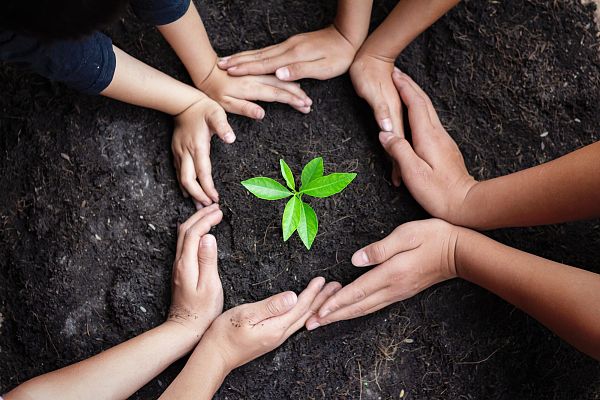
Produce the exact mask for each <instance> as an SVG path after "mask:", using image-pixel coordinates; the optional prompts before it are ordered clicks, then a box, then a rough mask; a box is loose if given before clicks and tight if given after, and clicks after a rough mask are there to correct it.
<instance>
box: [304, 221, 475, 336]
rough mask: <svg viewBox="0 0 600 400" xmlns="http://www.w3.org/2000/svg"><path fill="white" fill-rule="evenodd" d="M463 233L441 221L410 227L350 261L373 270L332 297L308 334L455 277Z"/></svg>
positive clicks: (309, 322) (403, 227)
mask: <svg viewBox="0 0 600 400" xmlns="http://www.w3.org/2000/svg"><path fill="white" fill-rule="evenodd" d="M461 229H464V228H459V227H456V226H454V225H451V224H449V223H447V222H445V221H442V220H439V219H430V220H425V221H414V222H409V223H406V224H404V225H401V226H399V227H398V228H396V229H395V230H394V231H393V232H392V233H391V234H390V235H389V236H388V237H386V238H385V239H383V240H381V241H379V242H375V243H373V244H371V245H369V246H367V247H365V248H363V249H361V250H359V251H357V252H356V253H354V255H353V256H352V263H353V264H354V265H355V266H358V267H365V266H369V265H377V264H379V265H377V267H375V268H373V269H372V270H370V271H368V272H366V273H365V274H364V275H362V276H360V277H359V278H358V279H356V280H355V281H354V282H352V283H350V284H349V285H346V286H345V287H343V288H342V289H341V290H340V291H339V292H337V293H336V294H334V295H333V296H332V297H330V298H329V299H328V300H327V301H326V302H325V303H324V304H323V305H322V306H321V308H320V309H319V313H318V315H314V316H312V317H311V318H309V319H308V320H307V322H306V327H307V329H309V330H312V329H315V328H318V327H319V326H323V325H327V324H330V323H332V322H335V321H341V320H346V319H352V318H356V317H360V316H363V315H366V314H370V313H372V312H375V311H377V310H379V309H381V308H383V307H385V306H387V305H389V304H392V303H395V302H397V301H400V300H404V299H407V298H409V297H412V296H414V295H415V294H417V293H419V292H420V291H422V290H424V289H426V288H428V287H430V286H432V285H434V284H436V283H439V282H442V281H445V280H447V279H451V278H454V277H456V276H457V274H456V267H455V264H454V249H455V246H456V241H457V237H458V234H459V232H460V230H461Z"/></svg>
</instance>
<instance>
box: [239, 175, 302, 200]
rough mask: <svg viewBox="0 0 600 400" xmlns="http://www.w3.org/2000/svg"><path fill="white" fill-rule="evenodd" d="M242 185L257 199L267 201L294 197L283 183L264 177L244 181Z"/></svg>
mask: <svg viewBox="0 0 600 400" xmlns="http://www.w3.org/2000/svg"><path fill="white" fill-rule="evenodd" d="M242 185H244V187H245V188H246V189H248V190H249V191H250V192H251V193H252V194H254V195H255V196H256V197H259V198H261V199H265V200H278V199H284V198H286V197H288V196H291V195H292V193H291V192H290V191H289V190H287V189H286V188H285V186H283V185H282V184H281V183H279V182H277V181H274V180H273V179H271V178H264V177H262V176H261V177H258V178H252V179H248V180H247V181H243V182H242Z"/></svg>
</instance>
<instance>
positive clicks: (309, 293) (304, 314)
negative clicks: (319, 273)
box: [272, 277, 331, 338]
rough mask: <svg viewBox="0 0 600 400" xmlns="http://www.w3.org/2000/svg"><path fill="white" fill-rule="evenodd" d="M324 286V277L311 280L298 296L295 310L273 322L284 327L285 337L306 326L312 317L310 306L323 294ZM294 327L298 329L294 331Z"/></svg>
mask: <svg viewBox="0 0 600 400" xmlns="http://www.w3.org/2000/svg"><path fill="white" fill-rule="evenodd" d="M324 284H325V279H324V278H322V277H317V278H314V279H313V280H311V281H310V283H309V284H308V286H307V287H306V289H304V290H303V291H302V293H300V295H299V296H298V302H297V303H296V305H295V306H294V308H292V309H291V310H290V311H289V312H287V313H285V314H284V315H282V316H281V317H279V318H277V319H273V320H272V323H277V324H278V326H279V327H281V326H283V328H284V330H285V332H286V333H285V335H284V337H285V338H287V337H288V336H289V335H291V334H292V333H293V332H295V331H297V330H298V329H300V328H301V327H302V326H304V323H305V322H306V320H307V319H308V318H309V317H310V315H311V314H310V312H309V311H310V306H311V304H312V303H313V302H314V301H315V299H316V298H317V296H318V295H319V293H320V292H321V289H322V288H323V285H324ZM329 290H331V289H329ZM293 327H296V329H293Z"/></svg>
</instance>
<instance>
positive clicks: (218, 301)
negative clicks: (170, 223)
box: [167, 204, 223, 342]
mask: <svg viewBox="0 0 600 400" xmlns="http://www.w3.org/2000/svg"><path fill="white" fill-rule="evenodd" d="M222 217H223V213H222V212H221V210H219V206H218V205H217V204H213V205H212V206H210V207H205V208H203V209H201V210H200V211H198V212H196V214H194V215H192V216H191V217H190V218H189V219H188V220H187V221H186V222H185V223H183V224H182V225H180V226H179V230H178V235H177V254H176V256H175V263H174V264H173V277H172V280H171V293H172V294H171V308H170V310H169V315H168V317H167V322H172V323H178V324H181V325H183V326H184V327H186V328H188V329H189V331H190V333H191V335H192V337H193V338H195V340H196V342H198V341H199V340H200V337H201V336H202V334H204V332H205V331H206V330H207V329H208V327H209V326H210V324H211V323H212V322H213V320H214V319H215V318H217V316H219V315H220V314H221V312H222V311H223V288H222V286H221V279H220V278H219V273H218V271H217V243H216V240H215V237H214V236H213V235H210V234H208V231H209V230H210V228H211V227H212V226H214V225H216V224H218V223H219V222H220V221H221V218H222Z"/></svg>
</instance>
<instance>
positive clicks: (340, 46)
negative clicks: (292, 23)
mask: <svg viewBox="0 0 600 400" xmlns="http://www.w3.org/2000/svg"><path fill="white" fill-rule="evenodd" d="M356 51H357V49H355V48H354V46H353V45H352V44H351V43H350V42H349V41H348V40H346V38H344V36H343V35H342V34H341V33H340V32H339V31H338V30H337V28H336V27H335V25H331V26H329V27H327V28H325V29H322V30H319V31H315V32H310V33H302V34H299V35H295V36H292V37H291V38H289V39H288V40H286V41H285V42H283V43H279V44H276V45H274V46H270V47H266V48H264V49H261V50H251V51H245V52H243V53H238V54H235V55H233V56H229V57H224V58H222V59H221V60H220V61H219V63H218V65H219V68H221V69H223V70H227V73H228V74H229V75H235V76H241V75H263V74H272V73H275V75H276V76H277V78H279V79H281V80H282V81H295V80H298V79H303V78H313V79H320V80H324V79H330V78H334V77H336V76H339V75H342V74H343V73H345V72H346V71H348V68H349V67H350V64H352V60H353V59H354V55H355V54H356Z"/></svg>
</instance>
